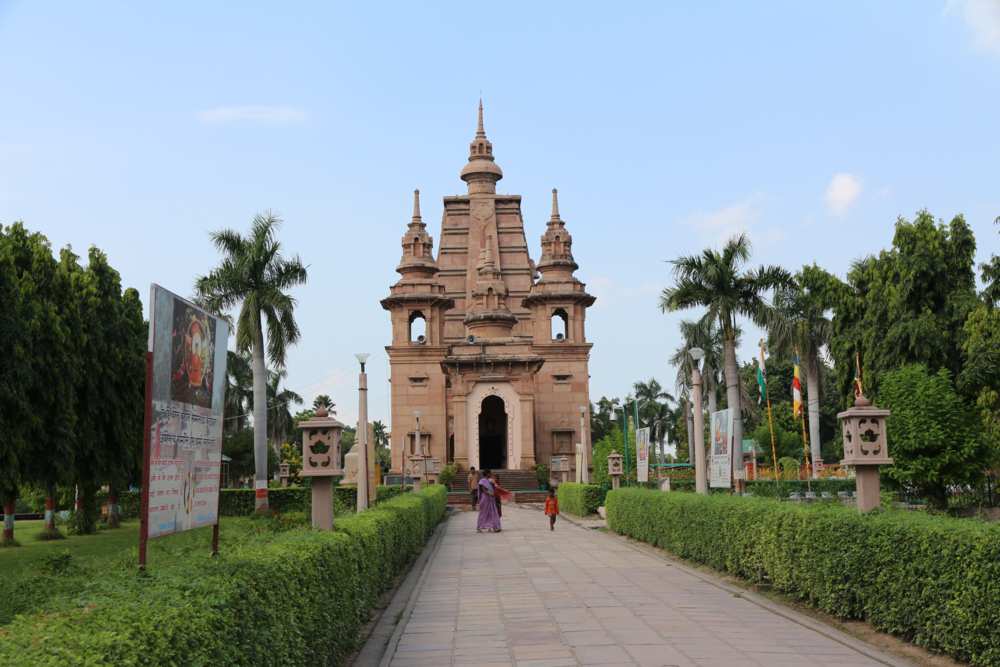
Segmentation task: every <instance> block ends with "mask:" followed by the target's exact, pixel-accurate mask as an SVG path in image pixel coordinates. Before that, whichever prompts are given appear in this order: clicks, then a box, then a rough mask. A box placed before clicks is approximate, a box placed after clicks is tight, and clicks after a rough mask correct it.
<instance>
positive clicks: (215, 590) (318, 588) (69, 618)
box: [0, 486, 447, 667]
mask: <svg viewBox="0 0 1000 667" xmlns="http://www.w3.org/2000/svg"><path fill="white" fill-rule="evenodd" d="M446 505H447V494H446V492H445V489H444V487H441V486H429V487H427V488H426V489H424V490H422V491H420V492H419V493H412V494H406V495H404V496H402V497H399V498H394V499H392V500H390V501H388V502H385V503H382V504H380V505H378V506H377V507H374V508H372V509H370V510H369V511H367V512H363V513H361V514H358V515H353V516H348V517H343V518H339V519H337V520H336V521H337V523H336V526H337V530H335V531H334V532H320V531H312V530H308V529H301V528H299V529H293V530H288V531H285V532H281V533H278V534H276V535H274V536H273V539H270V540H264V539H257V540H248V541H246V542H245V543H244V544H241V545H235V546H232V547H230V548H228V549H223V550H222V553H221V555H220V556H219V557H218V558H214V559H209V558H204V557H203V552H202V553H200V554H199V556H200V557H195V556H193V555H192V557H191V558H190V559H188V560H185V561H184V562H183V565H182V566H177V567H174V568H162V569H159V570H158V569H157V568H156V567H155V564H154V566H153V567H152V568H151V569H150V570H149V571H148V572H147V573H146V574H145V575H143V576H136V574H135V570H134V569H130V570H129V571H128V572H109V573H108V576H109V577H116V578H117V581H115V582H114V586H105V587H104V588H103V589H102V590H101V594H100V595H93V594H91V595H89V597H88V599H87V602H88V604H87V605H86V607H83V606H79V607H76V608H71V610H69V611H61V612H58V613H38V614H33V615H24V616H19V617H17V618H16V619H15V620H14V621H13V622H11V623H10V624H9V625H8V626H6V627H5V628H0V664H4V665H8V664H9V665H32V666H44V667H48V666H51V667H56V666H59V667H62V666H67V665H68V666H78V665H79V666H82V665H88V666H90V665H264V664H269V665H317V664H339V663H340V662H341V661H343V660H344V658H345V657H346V656H347V655H349V654H350V652H351V651H352V650H354V648H355V647H356V645H357V642H358V630H359V628H360V627H361V625H362V624H363V623H364V622H365V621H366V620H367V618H368V615H369V612H370V610H371V608H372V606H373V605H374V603H375V600H376V598H377V597H378V595H379V594H380V593H381V592H382V591H384V590H385V589H386V588H387V587H388V586H389V585H390V583H391V582H392V580H393V579H394V578H395V577H396V575H398V574H399V573H400V572H401V571H402V569H403V568H404V566H405V565H406V564H407V563H409V562H410V561H411V560H412V559H413V558H414V557H415V556H416V555H417V554H418V553H419V552H420V550H421V549H422V548H423V545H424V543H425V542H426V540H427V538H428V536H429V535H430V534H431V532H432V531H433V529H434V526H435V525H436V524H437V523H438V522H439V521H440V519H441V517H442V516H443V515H444V512H445V508H446Z"/></svg>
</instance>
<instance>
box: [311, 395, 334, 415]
mask: <svg viewBox="0 0 1000 667" xmlns="http://www.w3.org/2000/svg"><path fill="white" fill-rule="evenodd" d="M320 406H322V407H324V408H326V411H327V413H328V414H331V415H335V414H337V410H336V406H337V404H336V403H334V402H333V399H332V398H330V397H329V396H328V395H327V394H320V395H319V396H317V397H316V398H314V399H313V408H314V409H316V410H319V408H320Z"/></svg>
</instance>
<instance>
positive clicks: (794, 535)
mask: <svg viewBox="0 0 1000 667" xmlns="http://www.w3.org/2000/svg"><path fill="white" fill-rule="evenodd" d="M607 513H608V526H609V527H610V528H611V529H612V530H614V531H616V532H618V533H621V534H623V535H628V536H630V537H633V538H635V539H638V540H642V541H644V542H648V543H650V544H653V545H655V546H658V547H662V548H664V549H667V550H669V551H671V552H673V553H674V554H676V555H678V556H680V557H682V558H688V559H691V560H693V561H696V562H699V563H704V564H706V565H709V566H711V567H714V568H716V569H717V570H721V571H723V572H726V573H729V574H732V575H735V576H738V577H741V578H743V579H746V580H748V581H750V582H753V583H769V584H771V585H772V586H773V587H774V588H775V589H777V590H779V591H781V592H784V593H786V594H788V595H790V596H792V597H794V598H796V599H799V600H801V601H804V602H806V603H808V604H810V605H812V606H814V607H817V608H819V609H821V610H823V611H825V612H828V613H830V614H834V615H837V616H840V617H844V618H855V619H864V620H866V621H868V622H869V623H871V624H872V625H873V626H874V627H876V628H878V629H879V630H883V631H886V632H891V633H893V634H896V635H899V636H901V637H903V638H904V639H906V640H908V641H912V642H914V643H916V644H919V645H921V646H924V647H926V648H928V649H930V650H933V651H940V652H943V653H948V654H950V655H952V656H954V657H955V658H957V659H959V660H963V661H967V662H971V663H972V664H975V665H996V664H1000V632H998V631H997V628H996V619H997V618H1000V589H998V583H997V582H1000V526H998V525H991V524H985V523H981V522H978V521H968V520H960V519H952V518H948V517H942V516H935V515H927V514H924V513H914V512H875V513H872V514H868V515H863V514H860V513H858V512H857V511H855V510H853V509H851V508H848V507H843V506H840V505H838V504H831V503H822V504H815V505H800V504H793V503H781V502H776V501H774V500H768V499H763V498H740V497H733V496H724V495H717V496H700V495H696V494H688V493H657V492H652V491H645V490H640V489H622V490H619V491H613V492H611V493H610V494H609V495H608V499H607Z"/></svg>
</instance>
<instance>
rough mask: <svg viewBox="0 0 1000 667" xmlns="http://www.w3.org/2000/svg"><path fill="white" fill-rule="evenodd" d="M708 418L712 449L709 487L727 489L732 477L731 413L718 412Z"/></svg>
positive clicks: (725, 411)
mask: <svg viewBox="0 0 1000 667" xmlns="http://www.w3.org/2000/svg"><path fill="white" fill-rule="evenodd" d="M710 418H711V426H712V428H711V438H712V449H711V454H710V456H709V485H710V486H712V487H713V488H723V489H728V488H729V487H730V486H731V485H732V477H733V413H732V411H731V410H729V409H726V410H719V411H717V412H713V413H712V414H711V415H710ZM741 444H742V443H741Z"/></svg>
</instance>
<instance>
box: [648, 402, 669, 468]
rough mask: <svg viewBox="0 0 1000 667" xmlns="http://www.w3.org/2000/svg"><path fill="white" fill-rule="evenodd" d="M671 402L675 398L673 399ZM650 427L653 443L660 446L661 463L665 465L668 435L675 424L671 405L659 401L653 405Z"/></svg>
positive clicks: (650, 414)
mask: <svg viewBox="0 0 1000 667" xmlns="http://www.w3.org/2000/svg"><path fill="white" fill-rule="evenodd" d="M671 400H673V398H672V397H671ZM648 415H649V426H650V429H651V433H652V438H653V442H656V443H658V444H659V445H660V463H663V461H664V456H665V454H666V441H667V435H668V434H669V433H670V431H671V430H672V424H673V422H674V418H675V415H674V411H673V408H671V407H670V404H669V403H666V402H663V403H660V402H659V401H657V402H656V403H653V404H652V407H651V409H650V410H649V413H648Z"/></svg>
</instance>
